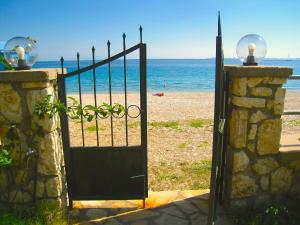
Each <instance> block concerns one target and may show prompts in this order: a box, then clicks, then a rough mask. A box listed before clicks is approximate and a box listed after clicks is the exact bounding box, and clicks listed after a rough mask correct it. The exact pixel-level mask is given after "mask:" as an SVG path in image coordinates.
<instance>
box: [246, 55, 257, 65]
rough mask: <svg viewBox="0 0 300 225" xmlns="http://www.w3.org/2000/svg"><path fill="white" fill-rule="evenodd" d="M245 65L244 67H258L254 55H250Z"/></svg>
mask: <svg viewBox="0 0 300 225" xmlns="http://www.w3.org/2000/svg"><path fill="white" fill-rule="evenodd" d="M243 64H244V66H257V62H255V58H254V56H253V55H248V57H247V62H244V63H243Z"/></svg>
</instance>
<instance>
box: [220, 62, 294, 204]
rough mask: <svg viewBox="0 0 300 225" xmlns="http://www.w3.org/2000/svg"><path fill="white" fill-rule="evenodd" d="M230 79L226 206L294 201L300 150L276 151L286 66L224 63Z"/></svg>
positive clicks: (287, 71)
mask: <svg viewBox="0 0 300 225" xmlns="http://www.w3.org/2000/svg"><path fill="white" fill-rule="evenodd" d="M225 71H226V72H227V73H228V74H229V77H230V116H229V144H228V148H227V178H226V182H227V183H226V185H225V186H226V190H225V192H226V193H227V195H226V204H227V205H228V206H229V209H234V210H236V209H246V208H248V207H253V206H254V207H258V206H261V205H263V204H265V205H268V204H272V203H274V202H275V201H282V200H284V199H288V198H289V197H292V198H294V199H295V198H298V199H300V152H293V153H287V152H285V153H283V152H280V151H279V149H280V137H281V126H282V119H281V116H282V114H283V110H284V99H285V93H286V89H285V88H284V87H283V84H284V83H285V82H286V81H287V78H288V76H289V75H291V74H292V69H290V68H286V67H261V66H249V67H246V66H225Z"/></svg>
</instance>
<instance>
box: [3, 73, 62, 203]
mask: <svg viewBox="0 0 300 225" xmlns="http://www.w3.org/2000/svg"><path fill="white" fill-rule="evenodd" d="M56 78H57V70H56V69H38V70H29V71H4V72H0V106H1V107H0V142H1V143H2V144H11V143H13V146H12V149H11V156H12V165H9V166H2V167H0V202H1V205H4V206H6V205H7V204H13V205H16V204H34V203H35V202H39V201H48V202H54V203H57V204H58V205H60V206H63V205H65V204H66V187H65V183H66V182H65V176H64V160H63V149H62V142H61V134H60V129H59V128H60V122H59V117H58V116H55V117H53V118H44V119H39V118H38V117H37V116H36V115H35V114H34V108H35V105H36V103H37V102H39V101H41V100H42V99H43V98H44V97H45V96H47V95H52V96H55V98H56V97H57V90H56V89H57V86H56ZM11 136H13V138H11ZM12 140H13V141H12Z"/></svg>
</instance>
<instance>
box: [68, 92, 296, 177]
mask: <svg viewBox="0 0 300 225" xmlns="http://www.w3.org/2000/svg"><path fill="white" fill-rule="evenodd" d="M73 97H76V96H74V95H73ZM147 98H148V122H149V124H148V168H149V176H150V181H151V179H154V174H153V168H155V167H158V166H160V165H169V166H172V167H173V168H174V167H180V165H181V164H182V163H193V162H199V161H201V160H210V159H211V152H212V130H213V123H212V121H213V111H214V94H213V92H197V93H165V96H163V97H157V96H152V95H151V94H148V95H147ZM97 100H98V103H99V102H102V101H105V102H108V101H109V99H108V95H104V94H99V95H98V96H97ZM93 102H94V97H93V95H92V94H84V95H83V104H84V105H85V104H92V103H93ZM113 102H118V103H121V104H124V95H123V94H114V95H113ZM128 105H139V95H138V94H137V93H129V94H128ZM297 109H299V111H300V92H287V96H286V102H285V110H297ZM130 113H132V115H133V114H136V113H137V110H131V111H130ZM195 119H201V120H203V121H204V124H203V126H202V127H192V126H191V122H192V121H193V120H195ZM297 120H299V123H297V122H295V121H297ZM113 121H114V122H113V123H114V142H115V145H116V146H122V145H125V143H126V142H125V119H124V118H122V119H115V118H114V120H113ZM161 121H175V122H177V123H178V127H173V128H169V127H164V125H162V126H153V124H152V123H151V122H161ZM128 123H129V145H138V144H140V124H139V118H137V119H131V118H129V119H128ZM99 127H100V128H99V130H100V131H99V137H100V145H101V146H107V145H111V130H110V118H108V119H103V120H100V121H99ZM70 128H71V129H70V132H71V144H72V145H82V139H81V126H80V123H78V122H72V123H71V124H70ZM84 129H85V140H86V145H88V146H95V145H96V132H95V121H93V122H90V123H87V122H85V123H84ZM86 129H88V130H89V131H88V130H86ZM297 132H298V133H299V137H300V116H283V134H284V135H286V134H295V133H297Z"/></svg>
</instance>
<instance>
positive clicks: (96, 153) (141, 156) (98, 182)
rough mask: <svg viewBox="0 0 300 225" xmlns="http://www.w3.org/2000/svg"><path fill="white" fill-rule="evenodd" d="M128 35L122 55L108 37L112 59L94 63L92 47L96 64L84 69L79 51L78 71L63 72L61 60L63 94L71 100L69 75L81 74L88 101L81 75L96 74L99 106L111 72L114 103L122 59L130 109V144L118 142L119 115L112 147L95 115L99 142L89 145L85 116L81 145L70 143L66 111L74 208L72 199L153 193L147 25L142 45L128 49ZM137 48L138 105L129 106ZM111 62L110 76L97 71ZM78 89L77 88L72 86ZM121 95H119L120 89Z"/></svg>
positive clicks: (95, 100) (65, 136)
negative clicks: (134, 123) (101, 81)
mask: <svg viewBox="0 0 300 225" xmlns="http://www.w3.org/2000/svg"><path fill="white" fill-rule="evenodd" d="M125 38H126V36H125V34H123V51H122V52H120V53H119V54H116V55H113V56H111V55H110V42H109V41H108V43H107V47H108V57H107V58H106V59H104V60H102V61H99V62H95V48H94V47H93V48H92V59H93V61H92V65H89V66H87V67H84V68H80V55H79V53H78V54H77V69H76V70H74V71H72V72H69V73H66V74H65V73H64V59H63V58H62V59H61V69H62V72H61V74H59V76H58V90H59V98H60V100H61V101H62V102H63V103H64V104H68V98H67V96H68V94H69V93H67V88H66V86H67V82H68V79H67V78H71V77H73V78H74V77H75V78H76V77H77V81H78V82H77V83H78V92H77V97H78V98H79V102H80V104H82V102H83V97H82V96H83V94H84V93H82V76H83V73H85V72H88V71H90V73H92V75H93V76H92V77H93V78H92V81H91V82H92V83H93V84H92V85H93V90H92V93H93V94H92V96H93V104H94V106H96V107H97V106H98V105H99V101H100V100H101V99H99V96H98V93H97V91H100V92H101V90H97V87H98V86H97V82H98V81H97V78H98V77H99V76H107V77H108V80H109V83H108V86H109V87H108V93H107V94H108V95H109V105H111V106H113V102H112V94H113V93H112V82H113V81H112V79H111V63H112V62H113V61H115V60H117V59H123V60H122V61H121V62H123V68H124V71H123V75H122V76H123V79H124V83H123V85H124V86H123V94H124V96H123V97H124V98H123V99H124V108H125V113H124V114H123V115H122V116H116V117H122V118H123V119H124V120H125V123H124V126H125V128H126V129H125V132H124V137H125V143H124V145H123V146H116V145H115V140H114V133H115V130H116V129H118V128H115V127H114V121H115V119H118V118H115V116H114V115H111V116H109V118H106V119H107V120H108V121H109V122H110V138H109V139H110V143H111V144H110V145H109V146H102V145H101V138H100V135H99V133H100V129H101V127H100V125H99V123H100V122H99V121H100V120H101V119H102V120H103V118H102V117H101V115H97V113H95V118H96V120H95V121H94V122H95V127H96V129H95V136H94V139H96V141H97V144H96V146H87V142H86V140H85V136H86V133H85V132H86V130H85V129H86V128H85V123H86V121H85V119H84V116H83V115H82V114H81V116H80V118H79V121H78V122H77V123H79V124H80V128H79V130H78V131H77V132H80V133H81V139H82V144H81V145H80V146H72V145H71V144H70V136H71V135H70V127H69V125H70V123H71V121H70V120H69V118H68V116H67V114H66V113H64V114H63V115H61V130H62V139H63V148H64V156H65V164H66V175H67V184H68V194H69V204H70V206H71V207H72V204H73V200H117V199H145V198H146V197H147V196H148V175H147V88H146V44H144V43H142V28H141V27H140V43H139V44H137V45H135V46H133V47H131V48H129V49H126V45H125ZM135 51H139V60H138V62H139V79H140V82H139V99H140V100H139V105H138V104H135V105H130V103H129V102H128V99H127V95H128V93H127V92H128V88H127V86H128V85H127V68H126V66H127V59H126V56H127V55H128V54H130V53H133V52H135ZM103 66H107V73H106V74H98V73H97V72H96V69H97V68H99V67H103ZM73 88H74V87H73ZM119 94H120V93H119ZM132 108H135V109H136V110H138V112H137V113H136V114H135V115H130V113H129V111H130V109H132ZM133 117H134V118H139V123H140V134H139V136H140V137H139V138H140V144H139V145H130V143H129V135H128V126H129V125H128V119H129V118H133Z"/></svg>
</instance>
